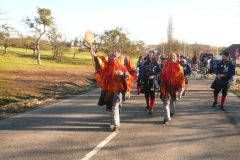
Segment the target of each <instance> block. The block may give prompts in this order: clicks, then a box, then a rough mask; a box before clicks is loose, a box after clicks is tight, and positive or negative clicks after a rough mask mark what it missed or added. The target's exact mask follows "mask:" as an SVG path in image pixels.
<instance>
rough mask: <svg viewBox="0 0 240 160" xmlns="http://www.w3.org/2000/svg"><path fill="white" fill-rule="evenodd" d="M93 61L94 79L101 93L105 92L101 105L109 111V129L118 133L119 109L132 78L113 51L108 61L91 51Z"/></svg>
mask: <svg viewBox="0 0 240 160" xmlns="http://www.w3.org/2000/svg"><path fill="white" fill-rule="evenodd" d="M90 53H91V55H92V56H93V57H94V61H95V64H96V65H95V68H96V71H97V72H96V73H95V79H96V81H97V82H98V83H99V84H100V87H101V90H102V92H106V94H105V97H103V101H105V102H103V103H102V104H101V105H104V104H106V105H107V108H108V111H111V124H110V128H111V129H112V130H114V131H118V130H119V127H120V109H121V106H122V102H123V101H125V98H126V97H125V93H126V92H130V91H131V90H132V87H133V83H134V82H133V78H132V76H131V75H130V73H129V72H128V70H127V69H126V67H125V66H124V65H123V63H122V62H123V60H122V58H121V56H120V55H121V54H120V53H119V52H117V51H114V52H113V53H112V54H111V55H110V56H109V59H108V61H107V60H106V59H105V57H103V56H97V55H96V53H95V52H94V51H93V50H91V52H90Z"/></svg>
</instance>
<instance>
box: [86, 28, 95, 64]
mask: <svg viewBox="0 0 240 160" xmlns="http://www.w3.org/2000/svg"><path fill="white" fill-rule="evenodd" d="M85 40H86V42H87V43H88V44H89V45H90V48H91V50H92V44H93V42H94V34H93V32H92V31H87V32H86V33H85ZM92 62H93V66H94V67H95V61H94V58H93V56H92Z"/></svg>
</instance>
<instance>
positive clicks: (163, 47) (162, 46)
mask: <svg viewBox="0 0 240 160" xmlns="http://www.w3.org/2000/svg"><path fill="white" fill-rule="evenodd" d="M162 50H163V51H162V52H163V54H164V43H163V40H162Z"/></svg>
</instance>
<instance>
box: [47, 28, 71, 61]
mask: <svg viewBox="0 0 240 160" xmlns="http://www.w3.org/2000/svg"><path fill="white" fill-rule="evenodd" d="M47 38H48V40H49V41H50V44H51V47H52V50H53V58H55V57H56V56H60V61H62V57H63V53H64V52H65V51H68V50H69V48H68V47H67V43H66V40H65V39H63V36H62V34H61V33H60V32H58V31H57V29H56V28H52V29H51V30H49V31H48V32H47Z"/></svg>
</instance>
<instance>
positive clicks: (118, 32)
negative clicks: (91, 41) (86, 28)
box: [101, 27, 144, 55]
mask: <svg viewBox="0 0 240 160" xmlns="http://www.w3.org/2000/svg"><path fill="white" fill-rule="evenodd" d="M127 35H128V31H127V30H124V29H123V28H118V27H117V28H116V29H113V30H109V31H105V32H104V34H103V35H102V36H101V37H102V38H103V39H102V40H103V42H102V46H101V50H102V51H103V52H105V53H107V54H109V53H112V52H113V51H115V50H116V51H118V52H120V53H122V54H125V55H137V54H139V49H141V48H144V43H143V41H134V42H132V41H130V39H129V38H128V37H127Z"/></svg>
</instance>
